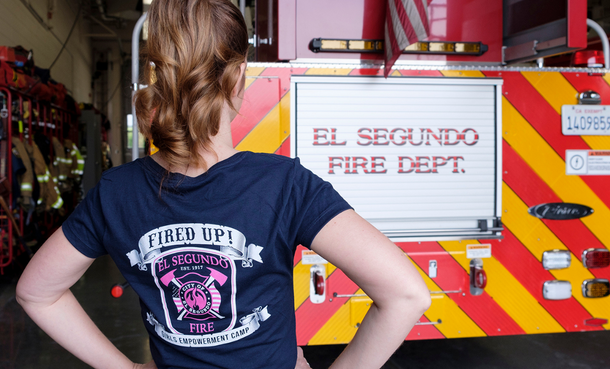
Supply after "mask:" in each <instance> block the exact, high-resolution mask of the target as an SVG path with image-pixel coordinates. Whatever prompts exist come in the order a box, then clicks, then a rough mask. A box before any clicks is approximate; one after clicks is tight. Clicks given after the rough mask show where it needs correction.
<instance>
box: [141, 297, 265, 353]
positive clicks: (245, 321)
mask: <svg viewBox="0 0 610 369" xmlns="http://www.w3.org/2000/svg"><path fill="white" fill-rule="evenodd" d="M270 316H271V314H269V312H268V311H267V306H265V307H264V308H263V307H260V306H259V307H258V308H256V309H254V310H253V313H252V314H249V315H246V316H245V317H243V318H241V319H240V320H239V322H240V323H241V324H242V325H241V326H240V327H237V328H233V329H230V330H228V331H223V332H218V333H212V334H204V335H183V334H176V333H170V332H168V331H167V330H166V329H165V327H164V326H163V325H162V324H161V323H159V322H158V321H157V320H156V319H155V317H154V316H153V315H152V314H151V313H147V320H148V322H149V323H150V324H151V325H152V326H153V327H155V332H156V333H157V335H158V336H159V337H161V338H162V339H163V340H164V341H166V342H169V343H171V344H174V345H177V346H182V347H212V346H218V345H225V344H227V343H231V342H235V341H238V340H240V339H242V338H244V337H247V336H249V335H251V334H252V333H254V332H256V331H257V330H258V328H260V322H264V321H265V320H267V319H268V318H269V317H270Z"/></svg>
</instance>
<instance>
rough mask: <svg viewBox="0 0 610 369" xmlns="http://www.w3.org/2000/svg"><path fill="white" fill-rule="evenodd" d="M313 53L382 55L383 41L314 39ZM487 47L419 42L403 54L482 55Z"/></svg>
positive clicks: (311, 45) (468, 44) (473, 44)
mask: <svg viewBox="0 0 610 369" xmlns="http://www.w3.org/2000/svg"><path fill="white" fill-rule="evenodd" d="M309 48H310V50H311V51H313V52H314V53H318V52H334V53H337V52H344V53H345V52H347V53H350V52H351V53H383V52H384V45H383V40H357V39H356V40H353V39H326V38H314V39H313V40H311V42H310V43H309ZM487 49H488V48H487V45H484V44H483V43H481V42H451V41H420V42H416V43H413V44H411V45H409V46H407V48H405V49H404V50H403V51H402V53H403V54H440V55H477V56H478V55H482V54H483V53H485V52H486V51H487Z"/></svg>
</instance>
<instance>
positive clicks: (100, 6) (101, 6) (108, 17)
mask: <svg viewBox="0 0 610 369" xmlns="http://www.w3.org/2000/svg"><path fill="white" fill-rule="evenodd" d="M95 3H96V4H97V9H98V10H99V12H100V14H101V15H102V19H103V20H105V21H115V20H121V19H122V18H119V17H113V16H111V15H106V11H105V10H104V4H102V0H95Z"/></svg>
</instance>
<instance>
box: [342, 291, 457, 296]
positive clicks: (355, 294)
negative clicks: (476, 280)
mask: <svg viewBox="0 0 610 369" xmlns="http://www.w3.org/2000/svg"><path fill="white" fill-rule="evenodd" d="M429 292H430V294H431V295H434V294H441V293H443V294H449V293H462V290H461V289H460V290H455V291H429ZM333 297H368V295H367V294H366V293H354V294H351V295H339V294H338V293H336V292H334V293H333Z"/></svg>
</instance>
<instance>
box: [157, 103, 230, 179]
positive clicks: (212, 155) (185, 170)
mask: <svg viewBox="0 0 610 369" xmlns="http://www.w3.org/2000/svg"><path fill="white" fill-rule="evenodd" d="M223 118H224V119H223ZM231 118H233V117H231V115H229V114H222V118H221V120H220V125H219V127H218V133H217V134H216V135H215V136H212V137H210V144H209V149H207V150H206V149H203V148H200V149H199V155H200V156H201V158H202V159H203V161H204V163H205V167H202V166H199V167H198V166H195V165H194V164H193V163H191V164H189V165H188V166H183V167H179V168H176V167H171V168H170V166H169V163H168V162H167V161H166V160H165V158H164V157H163V155H161V153H156V154H154V155H152V158H153V159H154V160H155V161H156V162H157V163H158V164H159V165H161V166H162V167H163V168H165V169H167V170H170V171H171V172H174V173H181V174H184V175H186V176H187V177H197V176H199V175H201V174H203V173H205V172H206V171H208V170H209V169H210V168H211V167H212V166H214V165H215V164H217V163H219V162H221V161H223V160H226V159H228V158H230V157H231V156H233V155H235V154H236V153H238V152H239V151H238V150H235V148H233V136H232V135H231V121H230V120H229V119H231Z"/></svg>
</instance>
